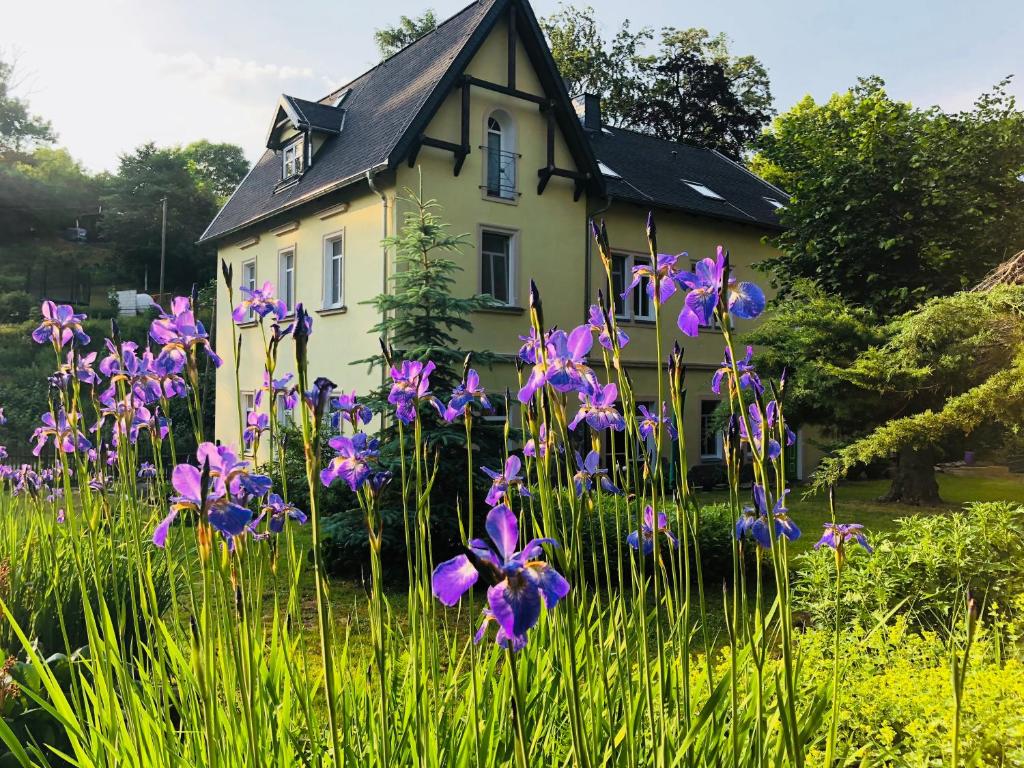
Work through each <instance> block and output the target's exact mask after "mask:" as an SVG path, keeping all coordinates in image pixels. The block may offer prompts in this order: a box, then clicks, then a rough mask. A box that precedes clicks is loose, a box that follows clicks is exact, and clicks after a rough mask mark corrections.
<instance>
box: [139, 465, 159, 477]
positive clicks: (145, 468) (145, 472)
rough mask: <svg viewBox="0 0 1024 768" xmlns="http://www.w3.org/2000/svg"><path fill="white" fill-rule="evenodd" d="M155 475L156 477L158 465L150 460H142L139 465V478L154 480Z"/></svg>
mask: <svg viewBox="0 0 1024 768" xmlns="http://www.w3.org/2000/svg"><path fill="white" fill-rule="evenodd" d="M154 477H156V466H155V465H154V464H151V463H150V462H148V461H144V462H142V464H140V465H139V479H140V480H152V479H153V478H154Z"/></svg>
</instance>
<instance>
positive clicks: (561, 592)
mask: <svg viewBox="0 0 1024 768" xmlns="http://www.w3.org/2000/svg"><path fill="white" fill-rule="evenodd" d="M530 570H531V571H533V572H534V573H535V574H536V575H537V584H538V586H539V587H540V592H541V595H542V596H543V597H544V604H545V605H546V606H547V607H548V610H549V611H550V610H551V609H552V608H554V607H555V605H556V604H557V603H558V601H559V600H561V599H562V598H563V597H565V596H566V595H568V594H569V589H570V587H569V582H568V581H566V580H565V577H564V576H562V574H560V573H559V572H558V571H556V570H555V569H554V568H552V567H551V566H550V565H548V564H547V563H544V564H543V565H533V566H530Z"/></svg>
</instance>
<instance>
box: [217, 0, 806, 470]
mask: <svg viewBox="0 0 1024 768" xmlns="http://www.w3.org/2000/svg"><path fill="white" fill-rule="evenodd" d="M418 173H422V179H423V187H424V192H425V194H426V195H427V196H428V197H431V198H435V199H436V200H438V201H439V202H440V203H441V205H442V206H443V209H444V210H443V214H442V215H443V217H444V218H445V220H446V221H447V222H449V224H450V225H451V230H450V231H451V232H454V233H468V234H469V235H470V236H471V240H472V242H473V244H474V247H472V248H469V249H467V250H466V251H465V252H464V253H463V254H462V256H463V262H462V266H463V267H464V271H463V272H462V273H461V279H460V283H459V284H458V285H457V288H456V290H457V291H458V292H460V293H462V294H464V295H469V294H473V293H478V292H480V293H489V294H491V295H492V296H493V297H494V298H495V299H497V300H498V301H500V303H501V305H502V306H501V307H500V308H498V309H495V310H491V311H487V312H481V313H479V314H478V315H476V316H474V317H473V318H472V322H473V324H474V332H473V335H472V339H467V344H466V346H467V347H468V348H474V349H487V350H490V351H492V352H494V353H496V354H497V355H498V359H499V360H500V361H501V362H499V363H498V364H496V365H495V366H494V367H493V368H491V369H489V370H486V369H485V370H482V371H480V373H481V376H482V378H483V380H484V383H485V385H486V386H487V387H488V388H489V389H491V390H498V391H503V390H504V389H505V387H510V388H512V389H513V391H514V390H515V388H516V387H517V378H516V371H515V368H514V365H513V360H514V357H515V354H516V352H517V350H518V347H519V340H518V336H519V335H520V334H522V333H525V332H526V330H527V328H528V322H529V320H528V316H527V314H526V311H525V305H526V302H527V293H528V287H529V281H530V280H531V279H533V280H534V281H536V283H537V284H538V286H539V287H540V290H541V292H542V295H543V297H544V299H545V321H546V323H547V324H548V325H550V326H555V325H557V326H558V327H560V328H572V327H574V326H576V325H578V324H580V323H581V322H583V321H584V320H585V319H586V316H587V309H588V307H589V305H590V304H592V303H594V302H595V301H596V298H597V292H598V290H603V292H604V294H605V295H606V296H607V295H609V294H611V295H615V296H616V297H619V294H621V293H622V290H623V287H624V284H625V283H624V281H627V282H628V279H629V277H628V276H629V275H630V273H631V269H632V267H633V266H634V265H636V264H640V263H642V262H643V261H644V260H645V259H646V258H647V243H646V239H645V230H644V222H645V219H646V216H647V213H648V211H651V210H653V211H654V212H655V215H656V218H657V223H658V232H659V245H660V249H661V250H662V251H664V252H673V253H678V252H682V251H686V252H687V254H688V255H687V257H686V258H687V259H689V260H691V261H695V260H697V259H700V258H704V257H707V256H713V255H714V252H715V247H716V246H717V245H718V244H722V245H724V246H726V247H727V248H729V249H730V251H731V254H732V263H733V266H734V271H735V273H736V274H737V276H738V277H739V278H740V279H751V278H754V279H756V277H757V276H756V275H755V274H754V273H753V272H752V265H753V264H754V263H755V262H757V261H759V260H761V259H763V258H765V257H766V256H768V255H770V254H771V248H770V246H768V245H765V244H764V243H763V240H764V238H765V236H766V235H769V234H771V233H773V232H776V231H778V230H779V222H778V219H777V217H776V211H777V209H778V208H780V207H781V206H782V205H783V204H784V202H785V201H786V200H787V197H786V195H785V193H784V192H782V191H781V190H779V189H777V188H775V187H773V186H771V185H770V184H768V183H766V182H764V181H763V180H761V179H759V178H757V177H756V176H754V175H753V174H751V173H750V172H749V171H747V170H746V169H745V168H743V167H742V166H740V165H738V164H736V163H734V162H733V161H731V160H729V159H728V158H726V157H725V156H723V155H721V154H719V153H717V152H714V151H711V150H706V149H702V148H697V147H693V146H688V145H684V144H678V143H673V142H667V141H663V140H659V139H655V138H652V137H649V136H644V135H641V134H638V133H635V132H632V131H628V130H623V129H620V128H617V127H609V126H606V125H604V124H603V123H602V121H601V115H600V102H599V100H598V99H597V98H595V97H589V96H588V97H586V98H584V99H581V100H580V102H579V103H576V104H574V103H573V102H572V101H571V100H570V99H569V97H568V95H567V92H566V90H565V86H564V84H563V81H562V80H561V78H560V76H559V74H558V71H557V68H556V66H555V63H554V61H553V59H552V58H551V54H550V51H549V50H548V48H547V45H546V42H545V40H544V37H543V34H542V33H541V30H540V27H539V25H538V23H537V19H536V17H535V16H534V13H533V10H532V9H531V7H530V5H529V3H528V2H527V0H478V1H477V2H474V3H473V4H472V5H470V6H468V7H466V8H465V9H463V10H462V11H460V12H459V13H457V14H455V15H454V16H452V17H451V18H449V19H448V20H446V21H444V22H443V23H442V24H440V25H439V26H438V27H437V29H436V30H434V31H433V32H431V33H429V34H427V35H426V36H424V37H422V38H420V39H419V40H417V41H416V42H414V43H412V44H411V45H409V46H407V47H406V48H404V49H402V50H401V51H399V52H398V53H396V54H394V55H393V56H391V57H390V58H388V59H386V60H384V61H382V62H381V63H380V64H378V65H377V66H376V67H374V68H373V69H371V70H370V71H368V72H366V73H365V74H363V75H361V76H360V77H358V78H356V79H355V80H353V81H352V82H350V83H348V84H346V85H344V86H342V87H340V88H338V89H337V90H335V91H334V92H332V93H330V94H329V95H327V96H326V97H324V98H322V99H320V100H319V101H316V102H311V101H305V100H302V99H298V98H294V97H291V96H282V98H281V100H280V101H279V103H278V105H277V108H276V110H275V112H274V118H273V121H272V123H271V127H270V130H269V132H268V137H267V148H266V151H265V152H264V154H263V156H262V157H261V158H260V160H259V161H258V162H257V163H256V165H255V166H254V167H253V169H252V170H251V171H250V172H249V174H248V175H247V176H246V178H245V179H244V180H243V181H242V183H241V184H240V185H239V187H238V189H237V190H236V191H235V193H234V195H232V197H231V199H230V200H229V201H228V202H227V204H226V205H225V206H224V208H223V209H222V210H221V211H220V213H219V214H218V215H217V217H216V218H215V219H214V220H213V222H211V224H210V226H209V227H208V229H207V230H206V232H205V233H204V234H203V237H202V239H203V241H215V242H216V243H217V246H218V255H219V258H221V259H223V260H225V261H226V262H227V263H228V264H231V265H233V268H234V275H235V283H236V285H242V286H254V285H257V284H262V283H263V282H264V281H265V280H270V281H271V282H273V283H274V284H275V285H276V287H277V290H278V294H279V295H280V296H281V297H282V298H283V299H284V300H285V301H286V303H287V305H288V307H289V309H291V308H293V307H294V306H295V305H296V304H297V303H298V302H302V303H303V304H304V306H305V307H306V308H308V309H309V310H311V311H312V314H313V315H314V320H315V332H314V334H313V336H312V337H311V340H310V350H309V355H310V367H311V375H324V376H328V377H329V378H330V379H332V380H333V381H334V382H336V383H337V384H338V388H339V390H342V391H346V392H348V391H352V390H355V391H357V392H366V391H367V390H369V389H371V388H373V387H375V386H377V385H379V384H380V383H381V382H380V374H379V373H374V374H372V375H371V374H370V373H369V372H368V371H367V370H366V368H365V367H364V366H353V365H351V364H350V363H351V361H353V360H359V359H363V358H367V357H369V356H371V355H373V354H374V353H375V352H377V350H378V346H377V339H376V337H375V336H374V335H372V334H371V333H369V329H370V328H371V327H372V326H373V325H374V324H375V323H376V322H377V321H378V320H379V316H378V315H377V312H376V310H375V309H374V308H372V307H371V306H369V305H367V304H365V303H364V302H366V301H367V300H369V299H371V298H372V297H373V296H375V295H376V294H378V293H381V292H382V291H385V290H387V289H388V283H389V281H388V275H389V272H391V271H392V270H393V269H394V265H393V254H389V253H388V252H387V251H386V250H384V249H382V246H381V240H382V239H383V238H384V237H385V236H387V235H390V234H393V233H394V232H395V229H396V226H398V224H399V223H400V222H401V220H402V214H403V210H402V205H403V204H402V202H401V200H399V199H398V197H400V196H401V195H402V192H403V190H404V189H405V188H406V187H415V186H416V184H417V183H418V177H417V174H418ZM592 219H604V220H606V221H607V227H608V232H609V235H610V240H611V244H612V247H613V250H614V252H615V254H616V256H615V263H616V266H615V279H614V281H613V282H614V285H613V286H608V285H607V284H606V283H607V279H606V277H605V274H604V270H603V267H602V265H601V262H600V259H599V257H598V256H597V254H596V252H595V249H594V246H593V243H592V239H591V237H590V222H591V220H592ZM681 266H684V267H685V268H687V269H689V268H690V265H689V263H685V262H684V263H683V264H681ZM673 306H674V305H673ZM230 311H231V309H230V307H228V306H227V302H226V300H224V297H223V296H222V297H221V300H220V301H219V306H218V317H217V333H218V338H217V342H218V348H219V349H221V350H227V349H229V348H230V346H231V341H230V338H231V337H230V333H231V332H230V322H231V320H230ZM664 311H665V312H666V322H665V326H666V327H668V328H671V329H673V330H674V320H675V314H674V313H672V312H671V308H666V309H665V310H664ZM616 313H617V314H618V316H619V322H620V324H621V325H622V327H623V329H624V330H625V331H626V332H627V333H628V334H629V335H630V337H631V339H632V341H631V343H630V345H629V346H628V347H627V348H626V349H625V350H624V352H623V356H624V360H625V361H626V363H627V368H628V369H629V370H630V374H631V376H632V379H633V381H634V382H635V389H636V394H637V399H638V401H639V402H645V401H646V402H648V403H651V404H653V401H654V400H655V398H656V392H657V387H656V375H657V369H656V367H655V365H654V364H653V360H654V359H655V356H654V345H655V339H654V328H653V322H652V319H653V318H652V314H651V307H650V305H649V303H648V301H647V298H646V295H645V294H644V293H643V292H641V291H637V292H636V293H635V294H634V295H633V296H629V297H626V299H625V300H623V299H621V298H616ZM669 314H671V318H668V315H669ZM665 336H666V337H667V338H666V339H665V340H664V343H665V344H666V349H665V350H663V354H662V355H661V356H660V357H661V358H662V359H664V357H665V353H667V350H668V346H669V345H670V344H671V342H672V340H673V339H674V338H675V337H677V336H678V334H673V333H667V334H665ZM241 338H242V358H241V386H242V391H243V401H244V402H245V403H246V404H247V407H251V404H252V401H253V399H254V394H255V392H256V391H257V390H258V389H259V387H260V385H261V382H262V371H263V361H262V357H261V351H260V350H261V345H262V339H261V337H260V334H259V331H258V330H257V329H255V328H244V327H243V328H242V330H241ZM685 351H686V364H687V371H688V398H687V413H686V414H685V425H686V431H687V435H686V437H687V445H688V446H689V450H690V462H691V464H694V463H698V462H702V461H703V462H714V461H718V460H719V458H720V456H721V448H722V447H721V437H720V435H718V434H716V433H715V431H714V430H713V429H712V428H711V427H710V426H709V422H710V419H709V415H710V413H711V412H712V411H713V409H714V407H715V405H716V404H717V401H718V399H719V398H718V396H717V395H715V394H714V393H712V392H711V389H710V380H711V374H712V371H713V370H714V369H715V368H717V367H718V363H719V362H720V361H721V359H722V337H721V333H720V332H719V331H716V330H715V329H713V328H708V329H705V330H702V331H701V333H700V335H699V336H698V337H697V338H694V339H687V340H686V347H685ZM227 357H228V358H230V354H228V355H227ZM282 357H283V358H284V359H282V361H281V368H280V369H279V374H283V373H285V372H287V371H289V370H291V368H290V366H292V365H293V361H292V360H290V359H288V358H287V356H282ZM218 376H219V379H218V386H217V409H216V411H217V416H216V431H217V435H218V436H219V437H221V438H222V439H224V440H226V441H231V442H235V441H236V440H237V438H236V437H235V436H237V434H238V425H237V415H236V414H237V410H236V407H235V402H234V397H235V395H234V387H235V384H234V373H233V366H232V365H231V363H230V361H229V363H228V364H227V365H225V366H223V367H222V368H221V369H220V371H219V373H218ZM513 416H515V414H513ZM513 423H517V422H515V421H514V422H513ZM790 453H791V454H793V455H794V457H795V458H796V459H797V466H796V467H795V468H796V470H797V472H798V473H799V474H803V473H804V472H805V471H806V470H808V469H809V467H805V466H803V463H804V457H803V455H802V450H797V451H791V452H790Z"/></svg>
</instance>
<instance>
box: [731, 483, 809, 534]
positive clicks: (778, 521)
mask: <svg viewBox="0 0 1024 768" xmlns="http://www.w3.org/2000/svg"><path fill="white" fill-rule="evenodd" d="M788 493H789V489H788V488H787V489H786V490H784V491H783V492H782V496H780V497H779V499H778V500H777V501H776V502H775V505H774V507H773V508H772V518H773V519H774V521H775V535H776V536H785V537H786V538H787V539H789V540H790V541H796V540H797V539H798V538H800V529H799V528H798V527H797V525H796V523H794V522H793V521H792V519H790V517H789V510H788V509H787V508H786V495H787V494H788ZM753 496H754V506H752V507H751V506H747V507H744V508H743V513H742V514H741V515H740V517H739V519H738V520H737V521H736V538H737V539H742V538H743V536H744V534H747V533H749V534H750V535H751V536H752V537H753V539H754V541H756V542H757V543H758V545H760V546H761V547H763V548H765V549H768V548H769V547H771V545H772V541H771V533H770V531H769V529H768V500H767V497H766V495H765V492H764V488H763V487H762V486H760V485H758V484H757V483H755V484H754V488H753Z"/></svg>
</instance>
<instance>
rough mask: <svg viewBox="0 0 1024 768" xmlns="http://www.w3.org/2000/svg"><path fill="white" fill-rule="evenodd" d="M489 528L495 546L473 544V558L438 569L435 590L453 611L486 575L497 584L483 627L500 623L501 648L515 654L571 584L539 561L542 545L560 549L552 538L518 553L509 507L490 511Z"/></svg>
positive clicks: (459, 558)
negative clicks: (545, 607)
mask: <svg viewBox="0 0 1024 768" xmlns="http://www.w3.org/2000/svg"><path fill="white" fill-rule="evenodd" d="M485 528H486V529H487V534H488V536H490V538H491V541H493V542H494V545H493V546H491V545H490V544H488V543H487V542H486V541H484V540H483V539H473V540H472V541H470V542H469V551H470V553H471V554H472V556H473V559H472V560H471V559H470V558H469V557H468V556H466V555H457V556H456V557H453V558H452V559H451V560H448V561H446V562H444V563H441V564H440V565H439V566H437V568H435V569H434V575H433V577H432V579H431V586H432V588H433V591H434V595H435V596H436V597H437V599H438V600H440V601H441V602H442V603H443V604H444V605H448V606H452V605H455V604H456V603H457V602H459V600H460V599H461V597H462V596H463V595H464V594H465V593H466V592H467V591H469V589H470V588H471V587H472V586H473V585H474V584H476V582H477V580H478V579H479V578H480V572H481V570H483V571H484V572H485V573H486V574H487V576H488V577H489V579H490V580H491V581H492V582H493V586H491V587H489V588H488V590H487V604H488V610H489V614H485V622H484V626H485V627H486V625H487V624H489V623H490V622H491V621H494V622H496V623H497V624H498V627H499V628H500V630H501V631H500V632H499V637H498V643H499V644H501V645H503V646H505V647H511V648H512V649H513V650H516V649H519V648H522V647H523V646H524V645H525V643H526V633H527V631H528V630H530V629H531V628H532V627H533V626H534V625H535V624H536V623H537V621H538V620H539V619H540V612H541V603H542V602H543V603H544V604H545V605H546V606H547V609H548V610H549V611H550V610H552V609H553V608H554V607H555V606H556V605H557V604H558V601H559V600H561V599H562V598H563V597H565V596H566V595H567V594H569V582H567V581H566V580H565V579H564V578H563V577H562V575H561V574H560V573H558V571H556V570H555V569H554V568H552V567H551V566H550V565H549V564H547V563H546V562H544V561H542V560H539V559H538V558H539V557H540V555H541V554H542V553H543V548H542V546H541V545H542V544H551V545H554V546H557V545H558V543H557V542H556V541H555V540H554V539H532V540H531V541H530V542H529V543H527V545H526V546H525V547H523V549H522V550H521V551H518V552H517V551H516V545H517V544H518V542H519V521H518V520H517V519H516V516H515V513H514V512H512V510H511V509H509V508H508V507H506V506H504V505H502V506H497V507H494V508H493V509H492V510H491V511H490V512H488V513H487V522H486V524H485ZM485 631H486V630H485ZM502 633H503V634H502ZM482 637H483V632H478V633H477V638H478V639H479V638H482Z"/></svg>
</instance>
